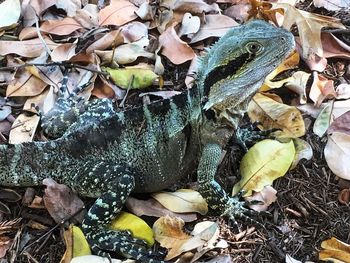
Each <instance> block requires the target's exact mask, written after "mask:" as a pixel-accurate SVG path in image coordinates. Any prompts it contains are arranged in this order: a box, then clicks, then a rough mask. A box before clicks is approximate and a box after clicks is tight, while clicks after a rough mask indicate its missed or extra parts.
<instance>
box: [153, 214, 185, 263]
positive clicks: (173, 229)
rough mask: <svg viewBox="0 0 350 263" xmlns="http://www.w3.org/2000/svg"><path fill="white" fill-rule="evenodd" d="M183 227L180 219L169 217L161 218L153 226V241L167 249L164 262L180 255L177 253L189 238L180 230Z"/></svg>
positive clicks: (179, 252)
mask: <svg viewBox="0 0 350 263" xmlns="http://www.w3.org/2000/svg"><path fill="white" fill-rule="evenodd" d="M184 225H185V224H184V222H183V221H182V219H179V218H171V217H169V216H165V217H161V218H159V219H158V220H157V221H156V222H155V223H154V224H153V232H154V239H155V240H157V241H158V242H159V243H160V245H161V246H162V247H165V248H167V249H168V255H167V256H166V258H165V260H169V259H172V258H174V257H176V256H178V255H180V254H181V253H182V252H183V251H179V250H180V249H181V246H182V245H183V244H184V243H185V242H186V241H187V240H189V239H190V238H191V236H190V235H188V234H186V233H185V232H184V231H183V230H182V229H183V227H184Z"/></svg>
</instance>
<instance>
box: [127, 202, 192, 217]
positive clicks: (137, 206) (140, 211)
mask: <svg viewBox="0 0 350 263" xmlns="http://www.w3.org/2000/svg"><path fill="white" fill-rule="evenodd" d="M126 207H127V208H128V210H129V211H130V212H132V213H133V214H135V215H137V216H143V215H146V216H153V217H162V216H166V215H168V216H170V217H179V218H181V219H182V220H183V221H185V222H192V221H195V220H197V214H196V213H186V214H181V213H174V212H172V211H170V210H168V209H166V208H165V207H164V206H162V205H161V204H160V203H159V202H157V201H156V200H155V199H153V198H151V199H148V200H139V199H136V198H133V197H129V198H128V199H127V200H126Z"/></svg>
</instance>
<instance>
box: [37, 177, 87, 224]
mask: <svg viewBox="0 0 350 263" xmlns="http://www.w3.org/2000/svg"><path fill="white" fill-rule="evenodd" d="M43 184H44V185H46V189H45V195H44V197H43V199H44V203H45V207H46V209H47V211H48V212H49V214H50V215H51V217H52V218H53V219H54V220H55V222H56V223H60V222H61V221H62V220H64V219H65V218H67V217H69V216H71V215H73V214H75V213H76V212H77V211H78V210H80V209H81V208H82V207H83V206H84V202H83V201H81V199H80V198H79V197H78V196H77V195H76V194H75V193H73V191H72V190H71V189H70V188H69V187H68V186H66V185H64V184H58V183H56V182H55V181H54V180H53V179H51V178H48V179H44V180H43ZM84 214H85V211H84V210H82V211H81V212H80V213H79V214H78V215H75V216H74V220H76V221H77V222H79V223H81V222H82V221H83V218H84Z"/></svg>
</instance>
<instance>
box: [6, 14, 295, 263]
mask: <svg viewBox="0 0 350 263" xmlns="http://www.w3.org/2000/svg"><path fill="white" fill-rule="evenodd" d="M293 49H294V39H293V36H292V35H291V33H289V32H287V31H285V30H283V29H278V28H275V27H273V26H271V25H269V24H268V23H266V22H263V21H252V22H249V23H247V24H245V25H243V26H240V27H235V28H233V29H231V30H230V31H228V32H227V34H226V35H225V36H223V37H222V38H221V39H220V40H219V41H218V42H217V43H216V44H214V45H213V46H212V47H211V48H210V50H208V52H207V55H206V56H205V57H203V58H202V59H201V62H200V66H199V72H198V77H197V82H196V84H197V85H196V86H195V87H194V88H192V89H191V90H188V91H185V92H183V93H182V94H180V95H177V96H174V97H172V98H170V99H167V100H161V101H158V102H155V103H152V104H150V105H143V106H141V107H139V108H135V109H132V110H128V111H124V112H117V111H116V110H115V109H114V108H113V105H112V102H111V101H109V100H107V99H101V100H95V101H92V102H88V103H84V102H81V103H75V102H74V101H70V102H69V103H68V104H67V102H65V101H64V100H63V99H62V98H61V99H60V100H59V101H58V105H57V107H56V108H55V109H53V110H52V111H51V113H49V114H48V115H47V116H46V117H44V119H43V121H44V123H43V126H44V127H45V131H46V132H48V133H49V135H50V134H51V135H53V136H60V137H59V138H58V139H56V140H52V141H49V142H31V143H24V144H20V145H8V146H5V145H1V146H0V167H1V168H2V169H1V170H0V178H1V185H6V186H30V185H40V184H41V182H42V180H43V179H44V178H47V177H51V178H53V179H55V180H56V181H58V182H60V183H64V184H67V185H69V186H70V187H71V188H72V189H74V190H75V191H76V192H77V193H78V194H80V195H82V196H90V197H95V198H97V200H96V202H95V204H94V205H93V206H92V207H91V209H90V210H89V212H88V214H87V216H86V218H85V220H84V222H83V230H84V232H85V234H86V236H87V239H88V241H89V242H90V244H91V246H92V249H93V251H94V252H95V253H97V254H102V255H105V254H106V252H108V251H119V252H122V253H123V254H127V255H130V256H131V257H133V258H135V259H138V260H140V261H142V262H159V261H157V260H155V259H152V255H151V253H150V252H149V251H148V250H147V248H146V245H145V243H144V242H143V241H140V240H137V239H134V238H132V237H131V236H130V234H129V233H128V232H125V231H120V232H117V231H111V230H107V229H106V228H105V226H106V225H108V224H109V223H110V222H111V220H112V219H113V218H115V217H116V216H117V214H118V213H119V211H120V210H121V208H122V206H123V204H124V202H125V200H126V198H127V197H128V195H129V194H130V193H131V192H154V191H158V190H161V189H164V188H166V187H168V186H170V185H172V184H173V183H175V182H176V181H178V180H180V179H181V177H182V176H184V175H186V174H188V173H189V172H191V171H194V170H196V169H197V172H198V181H199V185H200V193H201V194H202V195H203V197H204V198H205V199H206V200H207V202H208V204H209V205H210V206H211V207H212V208H213V209H215V210H216V211H217V212H218V214H220V215H225V216H227V217H229V218H232V219H234V218H237V217H238V218H248V217H247V215H249V214H250V212H249V210H247V209H245V208H244V207H243V206H242V204H241V203H240V202H239V201H237V199H234V198H231V197H229V196H228V195H227V194H226V193H225V191H224V190H223V189H222V188H221V187H220V185H219V184H218V183H217V182H216V181H215V180H214V175H215V173H216V170H217V166H218V165H219V161H220V156H221V153H222V149H223V147H224V146H225V145H226V144H227V142H228V140H229V138H230V137H231V136H232V135H233V133H234V130H235V128H236V127H237V124H238V122H239V119H240V118H241V116H242V115H243V113H244V112H245V111H246V108H247V104H248V102H249V100H250V99H251V97H252V96H253V95H254V94H255V93H256V91H257V90H258V89H259V87H260V86H261V84H262V82H263V80H264V78H265V77H266V76H267V75H268V74H269V73H270V72H271V71H272V70H273V69H275V68H276V67H277V66H278V64H280V63H281V61H282V60H283V59H284V58H285V57H286V56H287V55H288V54H289V53H290V52H291V51H292V50H293Z"/></svg>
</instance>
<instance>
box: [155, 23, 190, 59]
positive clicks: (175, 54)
mask: <svg viewBox="0 0 350 263" xmlns="http://www.w3.org/2000/svg"><path fill="white" fill-rule="evenodd" d="M159 45H160V46H162V51H161V52H162V55H164V56H166V57H167V58H168V59H169V60H170V61H171V62H172V63H174V64H176V65H179V64H182V63H184V62H186V61H188V60H192V59H193V58H194V57H195V53H194V51H193V50H192V48H191V47H190V46H189V45H188V44H187V43H186V42H184V41H182V40H181V39H180V38H179V36H178V35H177V34H176V31H175V29H174V27H173V26H172V27H169V28H168V29H167V30H165V31H164V32H163V33H162V34H161V35H160V36H159Z"/></svg>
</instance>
